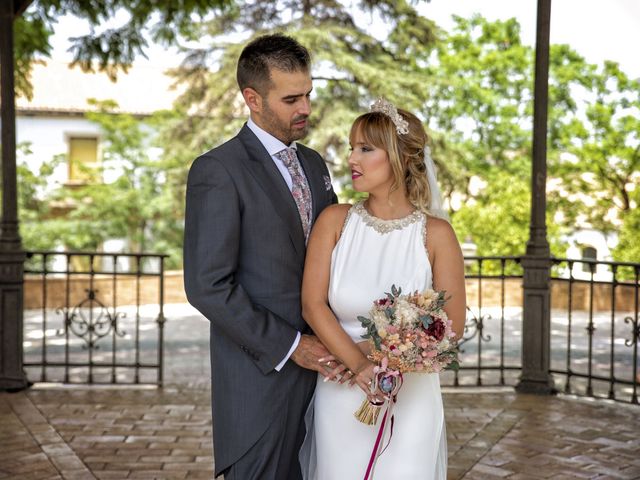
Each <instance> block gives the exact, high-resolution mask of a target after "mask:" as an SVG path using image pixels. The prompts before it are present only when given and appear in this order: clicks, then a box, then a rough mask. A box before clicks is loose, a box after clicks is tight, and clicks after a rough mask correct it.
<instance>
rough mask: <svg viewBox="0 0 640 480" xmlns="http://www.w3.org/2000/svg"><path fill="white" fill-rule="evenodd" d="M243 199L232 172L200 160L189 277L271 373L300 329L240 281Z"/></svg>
mask: <svg viewBox="0 0 640 480" xmlns="http://www.w3.org/2000/svg"><path fill="white" fill-rule="evenodd" d="M240 216H241V214H240V202H239V198H238V194H237V191H236V189H235V186H234V184H233V181H232V179H231V178H230V176H229V173H228V172H227V171H226V169H225V168H224V166H223V165H221V164H220V162H218V161H217V160H216V159H214V158H212V157H207V156H203V157H200V158H198V159H196V161H195V162H194V164H193V166H192V167H191V170H190V171H189V178H188V181H187V201H186V211H185V236H184V282H185V292H186V294H187V298H188V300H189V303H191V304H192V305H193V306H194V307H196V308H197V309H198V310H199V311H200V312H201V313H202V314H203V315H204V316H205V317H206V318H207V319H209V320H210V321H211V322H212V323H214V324H215V325H216V328H217V329H219V330H221V331H223V332H224V333H225V335H227V336H228V337H229V338H231V339H232V340H233V341H234V342H235V343H237V344H238V346H239V347H240V348H241V349H242V350H244V351H245V352H246V353H247V354H248V355H249V356H250V357H251V358H252V359H253V361H254V362H255V363H256V365H257V366H258V368H260V370H261V371H262V372H263V373H265V374H267V373H269V372H271V371H273V370H274V368H275V367H276V366H278V365H279V364H280V363H281V362H282V360H283V359H284V358H285V357H286V356H287V355H288V352H289V350H290V349H291V347H292V345H293V344H294V341H295V339H296V337H297V335H298V332H297V330H296V329H295V328H293V327H292V326H291V325H289V324H288V323H287V322H286V321H284V320H283V319H282V318H281V317H279V316H277V315H275V314H274V313H273V312H271V311H269V310H267V309H266V308H264V307H263V306H261V305H256V304H254V303H253V302H252V301H251V299H250V298H249V296H248V295H247V293H246V292H245V290H244V289H243V288H242V286H241V285H240V284H238V282H237V280H236V271H237V267H238V256H239V246H240V227H241V225H240Z"/></svg>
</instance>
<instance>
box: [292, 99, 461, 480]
mask: <svg viewBox="0 0 640 480" xmlns="http://www.w3.org/2000/svg"><path fill="white" fill-rule="evenodd" d="M349 141H350V144H351V149H352V150H351V155H350V156H349V166H350V167H351V177H352V181H353V188H354V189H355V190H356V191H359V192H367V193H368V194H369V196H368V198H367V199H366V200H365V201H364V202H359V203H356V204H355V205H353V206H350V205H346V204H341V205H333V206H331V207H328V208H327V209H325V210H324V211H323V212H322V214H321V216H320V217H319V219H318V220H317V222H316V224H315V226H314V228H313V231H312V233H311V237H310V239H309V245H308V249H307V257H306V263H305V270H304V279H303V284H302V306H303V316H304V318H305V320H306V321H307V323H308V324H309V325H310V326H311V327H312V328H313V330H314V332H315V333H316V335H317V336H318V337H319V338H320V340H321V341H322V342H323V343H324V345H325V346H326V347H327V349H328V350H329V351H330V352H331V353H332V354H333V355H332V356H331V357H328V358H325V359H322V361H323V362H325V363H326V365H327V368H333V372H332V375H333V377H334V378H336V379H337V380H338V381H335V382H327V381H326V380H325V381H323V377H322V376H319V377H318V381H317V386H316V391H315V397H314V399H313V400H312V403H311V405H310V407H309V412H308V414H307V437H306V439H305V444H304V446H303V449H302V451H301V455H300V459H301V463H302V469H303V472H304V476H305V479H307V480H338V479H345V480H358V479H362V478H365V474H366V471H367V465H368V462H369V458H370V456H371V452H372V450H373V448H374V443H375V440H376V435H377V433H378V425H376V426H371V425H365V424H363V423H360V422H359V421H358V420H357V419H356V418H355V417H354V412H355V411H356V410H357V409H358V407H359V406H360V404H361V403H362V401H363V399H364V398H365V395H366V396H368V398H369V399H370V400H376V399H379V398H380V392H374V393H371V391H370V389H369V385H370V384H371V382H372V380H373V377H374V366H375V365H374V364H373V363H372V362H371V361H370V360H368V358H367V353H368V351H367V343H366V342H363V340H362V337H361V335H362V334H363V333H365V331H364V329H363V328H362V327H361V325H360V322H359V321H358V319H357V318H358V316H359V315H362V316H368V312H369V309H370V308H371V305H372V303H373V301H374V300H376V299H378V298H381V297H383V296H384V293H385V292H388V291H390V288H391V285H393V284H395V285H396V286H399V287H401V288H402V291H403V292H404V293H411V292H413V291H415V290H419V291H423V290H425V289H427V288H433V289H436V290H446V292H447V296H448V297H450V299H449V300H448V302H447V303H446V305H445V311H446V312H447V315H448V316H449V318H450V319H451V320H452V321H453V326H452V328H453V330H454V332H456V334H457V335H458V336H460V334H461V333H462V329H463V327H464V319H465V306H466V305H465V287H464V266H463V257H462V253H461V250H460V246H459V243H458V241H457V239H456V236H455V233H454V231H453V229H452V227H451V225H450V224H449V223H448V222H447V221H446V220H444V219H443V218H439V217H438V216H436V215H440V216H442V214H441V210H440V209H441V205H440V204H439V196H440V194H439V190H438V189H437V185H436V183H435V175H434V172H433V163H432V160H431V158H430V156H429V149H428V146H427V145H426V143H427V135H426V133H425V130H424V127H423V126H422V123H421V122H420V120H419V119H418V118H417V117H415V116H414V115H412V114H411V113H409V112H406V111H404V110H396V108H395V107H394V106H393V105H391V104H390V103H388V102H386V101H385V100H382V99H381V100H378V101H377V102H376V103H375V104H374V105H373V106H372V111H371V112H369V113H365V114H364V115H361V116H360V117H358V118H357V119H356V120H355V122H354V124H353V126H352V128H351V134H350V137H349ZM358 387H359V388H358ZM394 415H395V419H394V424H393V429H392V436H391V438H390V439H389V436H388V435H387V438H386V439H385V440H384V442H383V443H384V444H386V443H387V441H389V440H390V441H389V445H388V447H387V448H386V450H385V451H384V453H383V454H382V455H381V456H380V457H379V460H378V462H377V465H376V467H375V479H376V480H396V479H402V480H413V479H421V480H422V479H425V480H431V479H442V480H444V479H445V478H446V471H447V448H446V432H445V425H444V413H443V407H442V395H441V392H440V381H439V377H438V374H435V373H432V374H425V373H408V374H405V376H404V384H403V386H402V389H401V390H400V392H399V393H398V396H397V403H396V404H395V406H394ZM380 417H382V415H380ZM380 422H381V418H379V419H378V424H379V423H380Z"/></svg>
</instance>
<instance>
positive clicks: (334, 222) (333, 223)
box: [314, 203, 351, 233]
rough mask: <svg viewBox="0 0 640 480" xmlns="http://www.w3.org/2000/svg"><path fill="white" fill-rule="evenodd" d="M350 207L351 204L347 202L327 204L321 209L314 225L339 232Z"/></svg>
mask: <svg viewBox="0 0 640 480" xmlns="http://www.w3.org/2000/svg"><path fill="white" fill-rule="evenodd" d="M350 208H351V205H350V204H348V203H337V204H333V205H329V206H328V207H327V208H325V209H324V210H323V211H322V213H321V214H320V216H319V217H318V220H317V221H316V223H315V226H317V227H318V228H321V229H323V230H330V231H332V232H337V233H339V232H341V231H342V226H343V225H344V222H345V220H346V218H347V214H348V213H349V209H350ZM314 228H315V227H314Z"/></svg>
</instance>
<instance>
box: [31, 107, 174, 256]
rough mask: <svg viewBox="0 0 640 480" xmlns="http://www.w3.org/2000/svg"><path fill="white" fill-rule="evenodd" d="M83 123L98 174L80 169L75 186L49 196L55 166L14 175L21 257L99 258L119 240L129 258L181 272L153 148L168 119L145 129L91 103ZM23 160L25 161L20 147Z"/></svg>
mask: <svg viewBox="0 0 640 480" xmlns="http://www.w3.org/2000/svg"><path fill="white" fill-rule="evenodd" d="M90 103H92V104H93V105H94V106H95V107H96V111H95V112H91V113H88V114H87V118H88V119H89V120H91V121H93V122H95V123H96V124H98V125H99V126H100V129H101V133H102V138H103V141H104V142H103V147H102V161H101V164H100V166H99V167H95V168H92V169H89V168H85V173H86V174H87V175H86V176H87V178H92V179H95V180H94V181H91V182H88V183H86V184H82V185H74V186H69V185H58V186H57V187H56V188H51V183H52V181H51V180H52V175H53V172H54V169H55V166H56V165H57V164H58V163H59V162H60V161H63V160H64V158H63V157H64V156H61V157H60V158H56V159H54V161H53V162H49V163H45V164H43V165H42V166H41V167H40V168H39V171H37V172H32V171H30V170H29V169H28V168H27V167H26V162H21V165H20V169H19V175H20V177H19V181H20V185H21V189H20V209H21V211H20V214H21V221H22V224H21V232H22V236H23V241H24V246H25V248H26V249H36V250H39V249H51V248H54V247H57V246H64V247H65V248H67V249H69V250H89V251H92V250H93V251H99V250H100V249H101V247H102V244H103V243H104V242H105V241H106V240H109V239H113V238H119V239H124V240H125V241H126V244H127V251H129V252H145V251H152V252H162V253H167V254H169V256H170V258H169V259H168V262H167V267H169V268H176V267H179V265H180V259H181V245H182V218H183V212H182V211H181V210H178V209H176V207H175V205H174V202H173V198H172V195H171V191H170V190H169V189H167V174H166V169H165V168H164V164H163V160H162V159H161V155H160V153H161V151H160V149H159V148H158V147H157V145H156V139H157V134H156V132H157V131H158V130H159V129H160V128H161V126H162V124H163V123H164V122H166V121H168V120H167V119H168V118H171V115H172V114H171V113H168V112H158V113H157V114H155V115H154V116H152V117H151V118H148V119H145V120H144V121H142V120H139V119H137V118H135V117H134V116H132V115H130V114H123V113H118V111H117V108H118V107H117V105H116V104H115V103H114V102H112V101H102V102H97V101H92V102H90ZM23 150H24V152H25V154H28V151H27V150H26V146H25V147H24V149H23Z"/></svg>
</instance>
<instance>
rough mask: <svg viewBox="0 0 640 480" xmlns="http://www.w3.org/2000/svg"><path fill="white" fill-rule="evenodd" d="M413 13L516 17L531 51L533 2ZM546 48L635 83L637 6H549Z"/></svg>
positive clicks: (444, 1) (170, 60) (453, 4)
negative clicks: (609, 64)
mask: <svg viewBox="0 0 640 480" xmlns="http://www.w3.org/2000/svg"><path fill="white" fill-rule="evenodd" d="M418 9H419V11H420V12H421V13H422V14H423V15H424V16H426V17H428V18H431V19H433V20H435V21H436V23H438V24H439V25H440V26H441V27H443V28H445V29H450V28H451V26H452V25H453V21H452V20H451V15H454V14H455V15H460V16H463V17H468V16H470V15H472V14H473V13H480V14H481V15H483V16H484V17H486V18H488V19H489V20H497V19H507V18H511V17H515V18H517V19H518V21H519V22H520V25H521V29H522V38H523V42H524V43H526V44H529V45H535V33H536V9H537V0H430V1H429V2H424V1H422V2H420V3H419V4H418ZM82 30H85V31H86V27H84V25H83V23H82V22H81V21H79V20H77V19H73V18H71V17H69V18H63V19H61V20H60V22H59V25H58V28H57V30H56V34H55V36H54V38H53V42H52V44H53V47H54V50H53V58H54V59H55V60H69V59H70V56H69V54H67V53H66V49H67V48H68V46H69V44H68V42H67V40H66V39H67V37H69V36H73V35H77V34H78V32H79V31H82ZM551 43H567V44H569V45H570V46H571V47H573V48H574V49H575V50H576V51H577V52H578V53H580V54H581V55H583V56H584V57H585V58H586V59H587V61H589V62H592V63H596V64H602V62H603V61H604V60H614V61H617V62H619V63H620V65H621V66H622V68H623V70H624V71H625V72H626V73H627V74H628V75H629V76H630V77H631V78H640V54H638V45H640V0H552V2H551ZM634 46H635V47H634ZM634 50H635V51H634ZM148 55H149V63H152V64H155V65H162V66H167V67H169V66H175V65H176V64H177V63H179V61H180V57H178V56H176V55H175V54H171V53H169V54H168V53H167V52H165V51H163V50H162V49H161V48H159V47H152V48H151V49H150V51H149V54H148ZM144 63H146V61H144Z"/></svg>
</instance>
